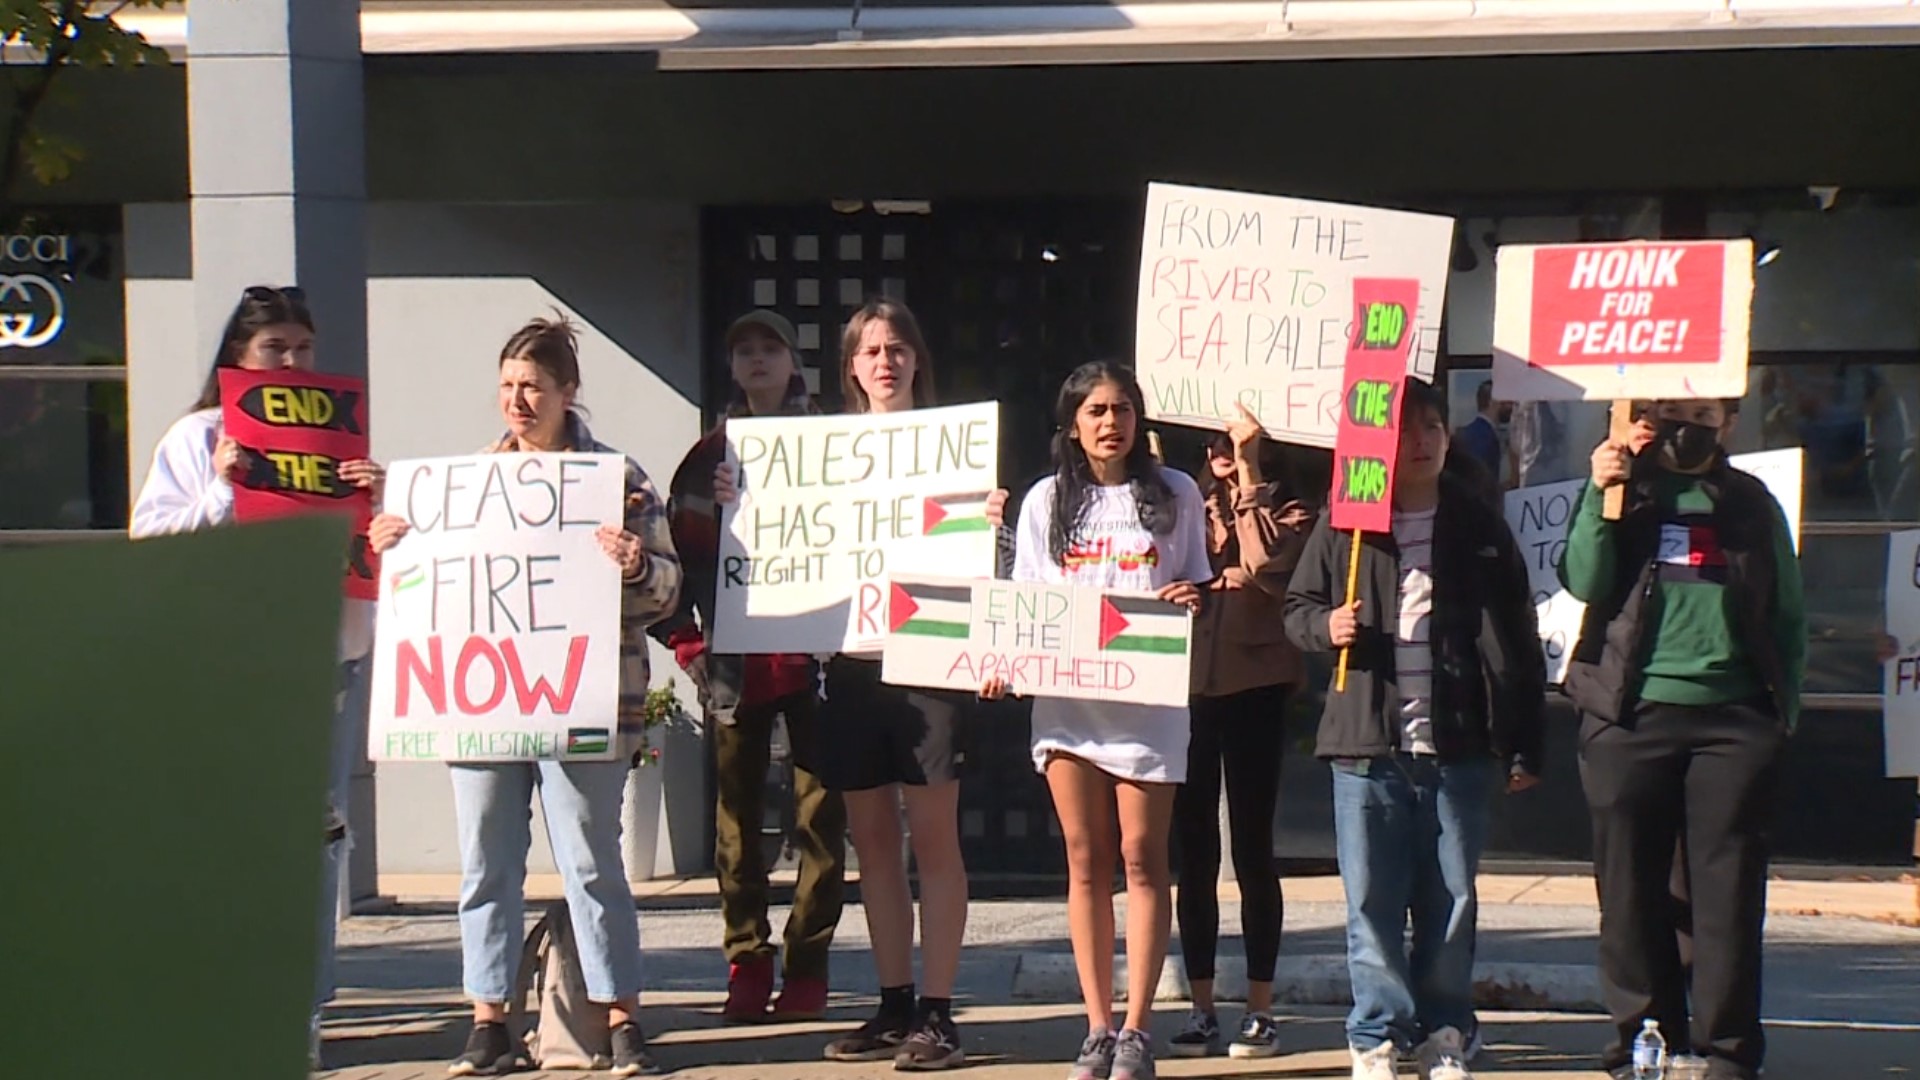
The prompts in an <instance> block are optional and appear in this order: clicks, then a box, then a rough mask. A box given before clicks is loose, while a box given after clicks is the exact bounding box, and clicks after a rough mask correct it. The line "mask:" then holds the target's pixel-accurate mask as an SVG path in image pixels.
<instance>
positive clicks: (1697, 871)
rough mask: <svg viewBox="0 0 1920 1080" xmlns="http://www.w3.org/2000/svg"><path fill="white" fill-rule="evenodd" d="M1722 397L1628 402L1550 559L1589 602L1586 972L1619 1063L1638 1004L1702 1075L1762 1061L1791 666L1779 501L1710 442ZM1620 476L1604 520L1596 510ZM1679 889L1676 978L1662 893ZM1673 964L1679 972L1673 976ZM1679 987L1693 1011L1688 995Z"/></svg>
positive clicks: (1584, 694) (1795, 663) (1719, 432)
mask: <svg viewBox="0 0 1920 1080" xmlns="http://www.w3.org/2000/svg"><path fill="white" fill-rule="evenodd" d="M1737 407H1738V403H1737V402H1734V401H1722V400H1717V399H1703V400H1692V401H1662V402H1641V403H1636V409H1635V414H1636V437H1635V438H1633V439H1632V440H1631V441H1630V442H1625V443H1623V442H1615V441H1611V440H1609V441H1608V442H1605V443H1602V444H1601V445H1600V447H1599V448H1597V449H1596V450H1595V451H1594V453H1593V462H1592V469H1593V475H1592V482H1591V483H1590V484H1589V485H1588V486H1587V488H1586V489H1585V491H1584V492H1583V493H1582V495H1581V499H1580V502H1579V505H1578V506H1577V507H1576V509H1575V511H1574V514H1573V518H1572V520H1571V521H1570V522H1569V524H1568V528H1567V545H1566V551H1565V554H1564V555H1563V557H1562V559H1561V563H1560V578H1561V581H1562V582H1563V583H1564V584H1565V585H1566V587H1567V590H1568V591H1569V592H1570V593H1572V594H1573V596H1574V597H1575V598H1577V599H1579V600H1581V601H1584V602H1585V603H1586V604H1587V611H1586V616H1585V620H1584V622H1583V625H1582V627H1581V634H1580V640H1579V643H1578V644H1577V645H1576V646H1575V648H1574V652H1573V655H1572V657H1571V660H1570V663H1569V665H1568V669H1567V675H1566V690H1567V695H1568V697H1569V698H1571V699H1572V700H1573V703H1574V705H1575V706H1576V707H1577V708H1578V709H1579V710H1580V714H1581V716H1580V778H1581V784H1582V786H1583V787H1584V788H1585V790H1586V795H1587V803H1588V806H1589V808H1590V809H1591V811H1592V818H1593V849H1594V854H1593V859H1594V875H1595V877H1596V879H1597V881H1598V885H1599V890H1600V910H1601V916H1600V978H1601V987H1602V991H1603V996H1604V997H1605V1000H1606V1003H1607V1008H1608V1011H1609V1012H1610V1013H1611V1014H1612V1018H1613V1023H1614V1028H1615V1031H1614V1037H1613V1039H1612V1040H1611V1041H1610V1042H1609V1044H1608V1045H1607V1047H1606V1049H1605V1050H1604V1051H1603V1053H1602V1064H1603V1066H1604V1067H1605V1068H1607V1069H1608V1070H1609V1071H1610V1072H1611V1073H1612V1074H1613V1075H1614V1076H1616V1077H1624V1076H1630V1075H1631V1064H1630V1055H1631V1046H1632V1042H1633V1038H1634V1036H1635V1035H1636V1034H1637V1033H1638V1032H1639V1030H1640V1028H1641V1025H1642V1023H1643V1021H1645V1020H1648V1019H1652V1020H1655V1021H1657V1022H1658V1023H1659V1025H1660V1029H1661V1032H1662V1033H1663V1034H1664V1035H1665V1037H1666V1039H1667V1043H1668V1046H1669V1049H1670V1052H1672V1053H1681V1052H1685V1051H1688V1050H1691V1051H1692V1052H1693V1053H1696V1054H1700V1055H1702V1056H1705V1057H1706V1058H1707V1059H1708V1063H1709V1072H1708V1075H1709V1076H1710V1077H1713V1078H1715V1080H1748V1078H1753V1077H1757V1076H1759V1075H1760V1068H1761V1063H1762V1060H1763V1058H1764V1056H1765V1051H1766V1046H1765V1036H1764V1035H1763V1034H1762V1031H1761V1027H1760V957H1761V932H1762V926H1763V923H1764V921H1765V918H1766V883H1767V859H1768V850H1767V848H1768V844H1767V837H1768V830H1769V825H1770V823H1771V818H1772V813H1773V793H1774V791H1775V789H1776V788H1777V786H1778V781H1779V775H1780V769H1781V759H1782V754H1783V751H1784V750H1785V748H1786V744H1787V739H1788V735H1789V734H1790V733H1791V731H1792V728H1793V724H1794V722H1795V720H1796V719H1797V718H1798V714H1799V709H1800V687H1801V682H1802V679H1803V677H1804V673H1805V669H1806V641H1807V633H1806V613H1805V610H1804V607H1803V604H1802V598H1801V586H1800V564H1799V561H1798V558H1797V556H1796V555H1795V552H1794V548H1793V540H1792V534H1791V532H1790V531H1789V530H1788V528H1787V521H1786V517H1785V515H1784V514H1783V513H1782V512H1781V509H1780V505H1779V503H1778V502H1777V501H1775V500H1774V498H1773V496H1772V494H1771V493H1769V492H1768V491H1767V489H1766V487H1765V486H1764V485H1763V484H1761V483H1760V481H1759V480H1757V479H1755V478H1754V477H1753V476H1751V475H1749V474H1747V473H1744V472H1741V471H1740V470H1738V469H1735V468H1734V467H1733V466H1732V465H1731V464H1729V462H1728V460H1727V455H1726V451H1725V450H1724V449H1723V443H1724V442H1725V440H1726V438H1727V436H1728V434H1729V433H1730V432H1731V431H1732V429H1733V424H1734V420H1735V418H1736V415H1737ZM1621 486H1624V487H1625V489H1626V491H1625V496H1624V505H1623V509H1622V512H1621V514H1620V516H1619V519H1618V520H1608V519H1607V518H1606V516H1605V514H1604V512H1603V508H1604V504H1605V502H1606V493H1607V491H1608V490H1609V489H1612V488H1615V487H1621ZM1676 845H1678V846H1679V849H1680V850H1681V851H1682V853H1683V859H1684V862H1685V871H1686V873H1685V877H1686V879H1687V882H1688V884H1689V885H1690V887H1691V892H1692V898H1691V899H1692V920H1693V926H1692V933H1693V941H1694V950H1693V958H1692V959H1693V964H1692V971H1691V978H1690V979H1689V977H1688V971H1687V968H1686V966H1685V965H1683V963H1682V958H1681V955H1680V947H1679V940H1678V938H1677V936H1676V935H1677V934H1678V933H1679V932H1680V931H1681V930H1682V927H1681V925H1680V918H1681V917H1682V915H1683V914H1684V913H1683V911H1682V910H1681V908H1680V906H1679V905H1676V904H1675V903H1674V901H1673V899H1672V897H1671V895H1670V891H1669V884H1670V882H1671V881H1672V879H1673V878H1674V876H1675V874H1674V858H1675V850H1676ZM1689 983H1690V984H1691V985H1689ZM1689 1001H1691V1003H1692V1012H1691V1017H1689V1011H1688V1004H1689Z"/></svg>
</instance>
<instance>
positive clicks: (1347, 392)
mask: <svg viewBox="0 0 1920 1080" xmlns="http://www.w3.org/2000/svg"><path fill="white" fill-rule="evenodd" d="M1419 301H1420V283H1419V282H1418V281H1415V280H1413V279H1412V278H1398V279H1390V280H1382V279H1378V278H1357V279H1355V280H1354V283H1353V304H1354V316H1353V341H1352V343H1351V344H1350V345H1349V346H1348V349H1347V363H1346V368H1345V372H1344V375H1345V378H1344V380H1343V382H1344V386H1343V389H1342V391H1341V394H1340V431H1339V435H1338V438H1337V441H1336V442H1335V445H1334V451H1333V494H1332V501H1331V505H1330V507H1329V510H1330V512H1331V515H1332V520H1331V524H1332V525H1333V527H1334V528H1336V529H1339V530H1341V531H1342V532H1345V531H1348V530H1360V531H1364V532H1391V531H1393V474H1394V462H1395V460H1396V459H1397V458H1398V457H1399V453H1400V398H1401V394H1400V391H1401V389H1402V387H1404V386H1405V385H1406V378H1407V356H1408V353H1409V352H1410V351H1411V350H1412V348H1413V336H1414V321H1413V320H1414V315H1415V312H1416V310H1417V306H1416V305H1418V304H1419Z"/></svg>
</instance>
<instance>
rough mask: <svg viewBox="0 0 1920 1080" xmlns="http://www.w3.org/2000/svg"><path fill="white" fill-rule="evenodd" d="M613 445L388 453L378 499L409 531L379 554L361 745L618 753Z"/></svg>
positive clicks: (414, 752)
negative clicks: (600, 533)
mask: <svg viewBox="0 0 1920 1080" xmlns="http://www.w3.org/2000/svg"><path fill="white" fill-rule="evenodd" d="M625 481H626V461H625V459H623V458H621V457H620V456H619V455H618V454H480V455H475V456H472V457H457V458H431V459H424V460H417V461H399V462H395V463H394V465H393V468H392V469H391V470H390V471H389V472H388V474H387V505H388V507H389V508H391V509H392V510H393V512H395V513H398V514H401V515H402V516H404V517H405V518H406V519H407V523H408V524H409V525H410V526H411V527H412V528H411V530H410V531H409V532H408V533H407V535H406V536H405V537H403V538H402V539H401V540H400V542H399V543H398V544H396V545H394V547H393V548H392V549H391V550H389V551H388V552H387V553H386V560H385V564H384V566H383V568H382V573H381V576H380V606H379V614H378V616H377V620H376V625H375V633H374V653H373V696H372V710H371V721H370V723H369V726H368V739H367V756H368V757H369V758H371V759H373V760H375V761H532V760H540V759H546V758H559V759H566V760H575V761H593V760H600V761H604V760H609V759H611V758H613V757H615V756H616V755H617V754H618V742H619V738H618V735H619V711H618V710H619V701H620V605H621V585H620V568H619V566H618V565H616V564H615V563H614V561H613V560H612V559H610V558H608V557H607V554H606V552H605V551H603V550H601V547H600V544H599V541H597V540H596V539H595V538H594V531H595V530H596V529H598V528H599V527H600V526H601V525H605V524H617V523H619V522H620V520H621V518H622V505H623V502H624V498H625V491H626V486H625Z"/></svg>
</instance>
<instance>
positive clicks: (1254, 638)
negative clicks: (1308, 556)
mask: <svg viewBox="0 0 1920 1080" xmlns="http://www.w3.org/2000/svg"><path fill="white" fill-rule="evenodd" d="M1229 501H1231V504H1230V505H1229ZM1312 525H1313V514H1312V512H1311V511H1310V510H1308V509H1307V507H1306V506H1305V505H1304V504H1302V503H1300V502H1298V501H1294V500H1287V501H1285V502H1280V501H1279V487H1278V485H1276V484H1271V483H1268V484H1260V485H1258V486H1256V487H1252V488H1239V489H1237V490H1235V491H1234V492H1233V493H1232V494H1231V495H1228V494H1227V492H1226V491H1224V490H1223V489H1220V488H1218V487H1216V488H1214V489H1213V490H1212V491H1211V492H1210V493H1209V494H1208V495H1207V553H1208V555H1209V556H1211V558H1212V560H1213V572H1214V579H1213V589H1212V591H1211V592H1209V593H1208V594H1207V597H1206V603H1205V604H1204V605H1202V607H1201V609H1200V614H1199V615H1198V616H1196V617H1195V619H1194V635H1193V683H1192V689H1193V693H1195V694H1197V695H1201V696H1204V697H1224V696H1225V695H1227V694H1237V693H1239V692H1240V691H1242V690H1251V689H1253V688H1255V687H1258V686H1295V685H1298V684H1299V683H1300V682H1301V681H1302V680H1304V679H1305V677H1306V669H1305V665H1304V663H1303V662H1302V660H1301V657H1300V652H1299V650H1297V649H1295V648H1294V647H1293V645H1292V643H1290V642H1289V641H1288V640H1287V632H1286V627H1285V626H1284V625H1283V624H1282V621H1281V616H1282V612H1283V610H1284V603H1285V601H1286V598H1287V579H1288V578H1290V577H1292V576H1293V567H1294V564H1295V563H1296V562H1298V561H1299V559H1300V551H1301V549H1302V548H1304V547H1306V543H1307V537H1306V530H1307V529H1308V528H1310V527H1311V526H1312Z"/></svg>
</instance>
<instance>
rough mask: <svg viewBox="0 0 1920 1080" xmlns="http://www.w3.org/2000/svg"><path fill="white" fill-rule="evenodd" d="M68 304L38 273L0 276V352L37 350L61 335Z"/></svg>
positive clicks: (50, 283) (65, 320) (49, 282)
mask: <svg viewBox="0 0 1920 1080" xmlns="http://www.w3.org/2000/svg"><path fill="white" fill-rule="evenodd" d="M66 325H67V302H66V301H65V300H64V299H62V298H61V296H60V290H59V289H57V288H55V287H54V285H53V282H51V281H48V280H47V279H46V278H43V277H41V276H40V275H38V274H0V349H37V348H39V347H41V346H42V345H46V344H49V343H51V342H52V341H53V339H54V338H57V337H59V336H60V331H61V330H62V329H64V328H65V327H66Z"/></svg>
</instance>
